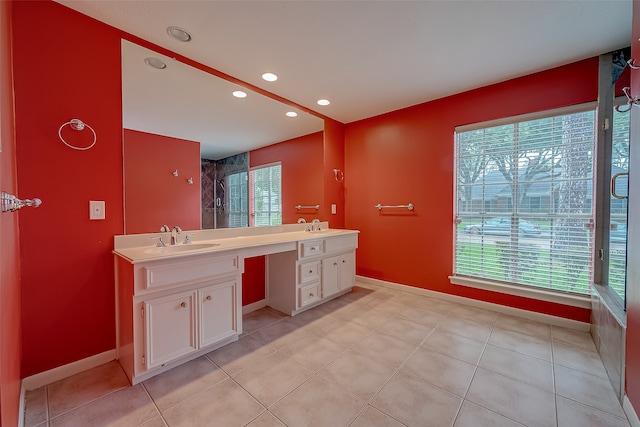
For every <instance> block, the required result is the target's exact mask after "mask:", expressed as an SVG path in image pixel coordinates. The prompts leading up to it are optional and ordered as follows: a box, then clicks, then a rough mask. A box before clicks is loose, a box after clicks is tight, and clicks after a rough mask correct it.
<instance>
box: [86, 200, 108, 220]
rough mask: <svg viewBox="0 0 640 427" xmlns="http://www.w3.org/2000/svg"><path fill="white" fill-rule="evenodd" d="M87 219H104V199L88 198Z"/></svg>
mask: <svg viewBox="0 0 640 427" xmlns="http://www.w3.org/2000/svg"><path fill="white" fill-rule="evenodd" d="M89 219H105V210H104V200H89Z"/></svg>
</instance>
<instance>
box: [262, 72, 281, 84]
mask: <svg viewBox="0 0 640 427" xmlns="http://www.w3.org/2000/svg"><path fill="white" fill-rule="evenodd" d="M262 78H263V79H265V80H266V81H268V82H275V81H276V80H278V76H276V75H275V74H273V73H264V74H263V75H262Z"/></svg>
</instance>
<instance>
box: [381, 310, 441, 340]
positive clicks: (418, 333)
mask: <svg viewBox="0 0 640 427" xmlns="http://www.w3.org/2000/svg"><path fill="white" fill-rule="evenodd" d="M376 330H377V331H378V332H382V333H383V334H387V335H391V336H392V337H396V338H399V339H401V340H402V341H406V342H408V343H409V344H416V345H417V344H420V343H421V342H422V341H423V340H424V339H425V338H426V336H427V335H429V333H430V332H431V331H432V330H433V328H431V327H429V326H422V325H421V324H419V323H415V322H412V321H410V320H408V319H404V318H401V317H395V318H393V319H390V320H389V321H387V322H385V323H384V324H382V325H381V326H379V327H378V328H377V329H376Z"/></svg>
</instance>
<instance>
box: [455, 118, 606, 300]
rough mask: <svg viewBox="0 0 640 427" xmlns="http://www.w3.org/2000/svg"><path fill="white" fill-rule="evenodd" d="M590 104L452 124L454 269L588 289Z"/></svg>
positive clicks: (534, 283) (592, 128)
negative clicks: (510, 119) (468, 125)
mask: <svg viewBox="0 0 640 427" xmlns="http://www.w3.org/2000/svg"><path fill="white" fill-rule="evenodd" d="M594 120H595V113H594V111H579V112H571V113H565V114H560V115H553V116H550V117H540V118H536V119H529V120H526V121H517V122H515V123H507V124H500V125H497V126H492V127H484V128H482V127H478V128H474V129H471V130H465V131H458V132H456V189H455V201H456V202H455V203H456V205H455V214H456V231H455V262H454V269H455V271H454V274H455V275H456V276H466V277H475V278H481V279H485V280H493V281H498V282H507V283H513V284H519V285H524V286H533V287H538V288H545V289H554V290H558V291H564V292H572V293H582V294H584V293H588V292H589V288H590V283H591V277H592V260H591V257H592V252H593V251H592V247H593V212H594V208H593V196H592V194H593V179H594V167H593V164H594V158H593V153H594V141H595V124H594Z"/></svg>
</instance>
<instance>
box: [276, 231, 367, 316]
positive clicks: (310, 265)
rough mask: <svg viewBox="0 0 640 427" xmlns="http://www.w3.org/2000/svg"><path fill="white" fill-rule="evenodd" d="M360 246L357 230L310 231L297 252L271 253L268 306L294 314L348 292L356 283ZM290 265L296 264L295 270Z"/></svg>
mask: <svg viewBox="0 0 640 427" xmlns="http://www.w3.org/2000/svg"><path fill="white" fill-rule="evenodd" d="M317 236H321V237H317ZM357 247H358V235H357V233H352V234H346V235H335V236H331V235H323V234H322V233H317V234H314V233H313V232H310V233H309V239H304V240H300V241H299V242H298V250H297V251H296V252H286V253H277V254H272V255H269V258H268V272H269V274H268V282H269V289H270V295H269V306H271V307H273V308H275V309H276V310H279V311H282V312H283V313H286V314H288V315H292V316H293V315H295V314H297V313H300V312H302V311H304V310H307V309H309V308H311V307H315V306H317V305H319V304H322V303H323V302H326V301H328V300H329V299H332V298H335V297H337V296H339V295H342V294H344V293H346V292H349V291H350V290H351V288H352V287H353V285H354V283H355V250H356V248H357ZM290 265H295V267H296V268H295V269H294V270H293V271H292V269H291V268H290V267H288V266H290Z"/></svg>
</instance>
